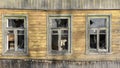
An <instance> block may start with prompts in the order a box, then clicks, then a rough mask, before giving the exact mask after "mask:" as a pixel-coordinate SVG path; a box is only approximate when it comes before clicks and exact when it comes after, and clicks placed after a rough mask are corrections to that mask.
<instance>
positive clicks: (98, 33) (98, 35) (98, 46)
mask: <svg viewBox="0 0 120 68" xmlns="http://www.w3.org/2000/svg"><path fill="white" fill-rule="evenodd" d="M97 51H98V52H99V29H97Z"/></svg>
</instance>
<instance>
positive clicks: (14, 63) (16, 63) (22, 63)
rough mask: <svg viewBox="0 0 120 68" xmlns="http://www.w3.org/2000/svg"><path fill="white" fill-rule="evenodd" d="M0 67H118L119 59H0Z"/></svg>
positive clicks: (119, 67) (119, 66)
mask: <svg viewBox="0 0 120 68" xmlns="http://www.w3.org/2000/svg"><path fill="white" fill-rule="evenodd" d="M0 68H120V61H77V62H76V61H65V60H62V61H55V60H27V59H26V60H20V59H14V60H10V59H5V60H0Z"/></svg>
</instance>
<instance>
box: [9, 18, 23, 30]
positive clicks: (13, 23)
mask: <svg viewBox="0 0 120 68" xmlns="http://www.w3.org/2000/svg"><path fill="white" fill-rule="evenodd" d="M8 27H12V28H23V27H24V19H8Z"/></svg>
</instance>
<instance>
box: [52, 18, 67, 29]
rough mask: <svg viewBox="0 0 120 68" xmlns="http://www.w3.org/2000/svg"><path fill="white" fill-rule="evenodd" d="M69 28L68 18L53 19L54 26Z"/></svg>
mask: <svg viewBox="0 0 120 68" xmlns="http://www.w3.org/2000/svg"><path fill="white" fill-rule="evenodd" d="M59 27H60V28H67V27H68V19H52V28H59Z"/></svg>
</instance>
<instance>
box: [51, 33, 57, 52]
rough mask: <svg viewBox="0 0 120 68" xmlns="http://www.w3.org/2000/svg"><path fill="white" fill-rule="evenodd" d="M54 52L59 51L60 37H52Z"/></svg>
mask: <svg viewBox="0 0 120 68" xmlns="http://www.w3.org/2000/svg"><path fill="white" fill-rule="evenodd" d="M52 50H58V35H52Z"/></svg>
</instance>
